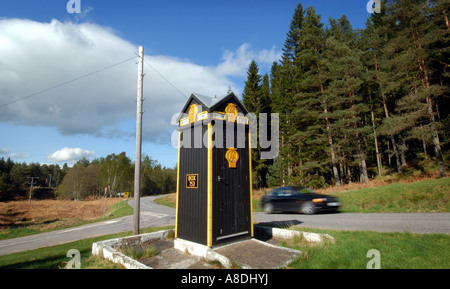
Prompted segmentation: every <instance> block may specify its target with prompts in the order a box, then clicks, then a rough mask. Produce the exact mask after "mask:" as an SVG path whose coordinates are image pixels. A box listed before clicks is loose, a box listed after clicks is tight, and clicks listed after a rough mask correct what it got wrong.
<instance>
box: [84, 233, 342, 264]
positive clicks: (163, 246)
mask: <svg viewBox="0 0 450 289" xmlns="http://www.w3.org/2000/svg"><path fill="white" fill-rule="evenodd" d="M256 232H259V234H261V233H262V234H263V235H264V236H265V237H268V238H265V239H270V238H272V237H274V238H281V239H290V238H292V237H293V236H297V237H301V238H304V239H305V240H307V241H308V242H314V243H315V242H319V243H320V242H323V241H324V239H329V240H331V241H332V242H334V238H333V237H331V236H329V235H326V234H317V233H306V232H296V231H290V230H285V229H277V228H269V227H263V226H255V233H256ZM173 233H174V230H166V231H160V232H155V233H150V234H144V235H137V236H131V237H125V238H119V239H112V240H107V241H103V242H98V243H94V244H93V245H92V254H93V255H99V256H101V257H103V258H107V259H110V260H112V261H113V262H116V263H121V264H123V265H124V266H125V267H126V268H130V269H131V268H133V269H214V268H245V269H250V268H253V269H275V268H283V267H285V266H287V265H288V264H289V263H290V262H292V261H293V260H294V259H296V258H298V257H300V256H301V255H302V254H303V252H301V251H298V250H293V249H289V248H285V247H280V246H276V245H273V244H270V243H268V242H264V241H261V240H258V239H255V238H253V239H247V240H242V241H237V242H234V243H230V244H226V245H222V246H218V247H213V248H209V247H207V246H205V245H201V244H197V243H194V242H190V241H186V240H182V239H173V238H170V235H171V234H172V235H173ZM149 242H151V245H152V246H154V247H156V249H157V250H158V251H159V252H160V253H159V254H158V255H156V256H153V257H150V258H146V259H141V260H139V261H137V260H133V259H131V258H130V257H127V256H125V255H123V254H122V253H121V252H119V248H121V247H123V246H138V245H142V244H144V243H147V244H148V243H149Z"/></svg>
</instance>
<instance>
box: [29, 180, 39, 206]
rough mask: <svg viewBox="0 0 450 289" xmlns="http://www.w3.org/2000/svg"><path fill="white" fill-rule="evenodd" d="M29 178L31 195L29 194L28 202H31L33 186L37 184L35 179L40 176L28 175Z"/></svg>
mask: <svg viewBox="0 0 450 289" xmlns="http://www.w3.org/2000/svg"><path fill="white" fill-rule="evenodd" d="M28 179H31V182H30V183H29V185H30V195H29V198H28V204H31V194H32V192H33V187H34V185H35V184H36V183H35V182H34V179H39V178H38V177H28Z"/></svg>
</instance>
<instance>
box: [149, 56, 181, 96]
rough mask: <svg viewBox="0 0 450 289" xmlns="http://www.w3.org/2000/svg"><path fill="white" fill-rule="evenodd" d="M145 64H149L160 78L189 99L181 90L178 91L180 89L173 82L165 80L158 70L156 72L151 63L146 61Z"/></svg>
mask: <svg viewBox="0 0 450 289" xmlns="http://www.w3.org/2000/svg"><path fill="white" fill-rule="evenodd" d="M144 62H145V64H147V65H148V66H150V68H151V69H153V71H155V72H156V73H158V75H159V76H161V78H162V79H164V80H165V81H167V83H168V84H170V85H171V86H172V87H173V88H175V89H176V90H177V91H178V92H179V93H180V94H181V95H182V96H184V97H185V98H186V99H189V97H187V96H186V95H185V94H184V93H183V92H181V90H179V89H178V87H176V86H175V85H174V84H173V83H172V82H170V81H169V80H168V79H167V78H165V77H164V76H163V75H162V74H161V73H159V71H158V70H156V68H154V67H153V66H152V65H151V64H150V63H148V62H147V61H146V60H144Z"/></svg>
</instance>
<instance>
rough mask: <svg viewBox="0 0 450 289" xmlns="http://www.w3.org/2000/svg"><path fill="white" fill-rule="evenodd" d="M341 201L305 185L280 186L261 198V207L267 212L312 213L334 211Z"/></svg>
mask: <svg viewBox="0 0 450 289" xmlns="http://www.w3.org/2000/svg"><path fill="white" fill-rule="evenodd" d="M340 206H341V203H340V202H339V200H338V199H337V198H336V197H333V196H329V195H322V194H318V193H316V192H314V191H313V190H311V189H309V188H305V187H280V188H276V189H273V190H272V191H270V192H269V193H268V194H267V195H265V196H263V197H262V199H261V207H262V208H263V209H264V212H266V213H267V214H272V213H275V212H298V213H303V214H308V215H312V214H315V213H317V212H324V211H329V212H335V211H337V210H338V209H339V207H340Z"/></svg>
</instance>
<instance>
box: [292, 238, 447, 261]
mask: <svg viewBox="0 0 450 289" xmlns="http://www.w3.org/2000/svg"><path fill="white" fill-rule="evenodd" d="M311 231H312V230H311ZM314 232H318V230H314ZM321 232H325V233H327V234H329V235H331V236H333V237H334V238H335V240H336V242H335V244H333V243H331V242H326V243H325V244H323V245H321V246H317V245H309V244H307V243H304V242H299V241H294V242H293V244H292V243H291V245H289V247H291V248H295V249H298V250H301V251H303V252H307V255H306V257H301V258H299V259H297V260H296V261H294V262H293V263H291V264H290V266H289V268H295V269H365V268H366V266H367V263H368V262H369V261H370V260H371V259H373V258H374V256H372V255H370V256H369V257H367V253H368V251H369V250H371V249H376V250H378V251H379V252H380V268H381V269H450V250H448V248H449V246H450V236H449V235H445V234H424V235H417V234H411V233H379V232H367V231H356V232H350V231H330V230H327V231H321Z"/></svg>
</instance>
